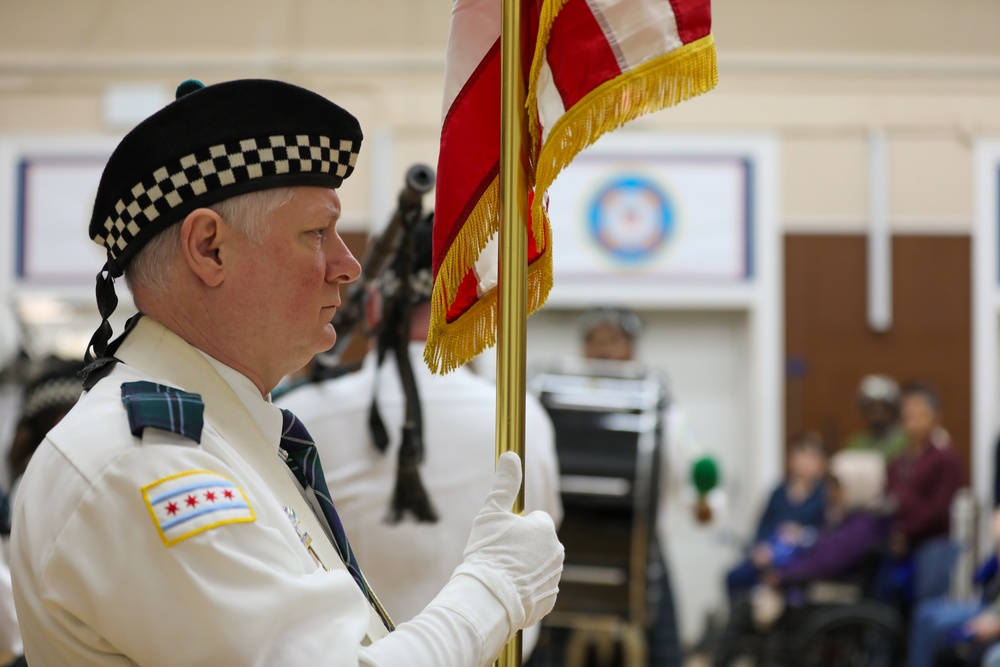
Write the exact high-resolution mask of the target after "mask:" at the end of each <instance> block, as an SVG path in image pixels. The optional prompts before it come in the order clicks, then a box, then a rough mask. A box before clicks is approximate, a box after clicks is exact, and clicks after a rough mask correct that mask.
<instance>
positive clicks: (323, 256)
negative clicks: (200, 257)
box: [230, 187, 361, 373]
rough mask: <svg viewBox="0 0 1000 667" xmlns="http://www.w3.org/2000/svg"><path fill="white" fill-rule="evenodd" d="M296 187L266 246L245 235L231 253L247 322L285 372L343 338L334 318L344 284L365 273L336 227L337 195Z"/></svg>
mask: <svg viewBox="0 0 1000 667" xmlns="http://www.w3.org/2000/svg"><path fill="white" fill-rule="evenodd" d="M294 190H295V194H294V196H293V197H292V199H291V200H290V201H288V203H286V204H284V205H283V206H281V207H279V208H277V209H276V210H275V211H274V212H273V213H271V215H270V216H269V217H268V219H267V220H266V221H265V223H264V225H265V231H264V236H263V239H262V240H261V241H260V242H259V243H255V242H253V241H251V240H250V239H246V238H245V237H244V238H243V239H241V240H239V241H237V243H236V244H235V246H234V248H233V249H232V250H231V251H230V252H231V253H233V257H232V258H231V259H235V264H236V268H235V270H234V273H233V279H234V283H235V285H236V287H235V288H234V293H235V294H236V295H238V296H237V298H239V299H240V303H241V304H244V305H245V312H246V315H247V318H245V319H244V321H245V322H247V323H248V326H251V327H253V328H254V330H255V336H256V337H257V340H259V341H261V342H262V343H265V344H266V345H265V347H267V349H268V354H269V355H271V357H272V358H271V359H269V360H266V364H267V365H269V366H270V365H274V366H275V367H277V368H278V369H279V370H280V371H281V372H282V373H288V372H291V371H293V370H295V369H296V368H300V367H301V366H303V365H304V364H305V363H306V362H308V361H309V359H310V358H312V356H313V355H314V354H316V353H317V352H322V351H324V350H328V349H329V348H330V347H332V346H333V344H334V342H335V341H336V338H337V335H336V332H335V331H334V330H333V325H332V324H331V323H330V321H331V320H332V319H333V316H334V314H335V313H336V309H337V307H338V306H339V305H340V285H341V284H342V283H348V282H351V281H354V280H356V279H357V278H358V276H359V275H360V274H361V266H360V265H359V264H358V261H357V260H356V259H355V258H354V256H353V255H352V254H351V252H350V250H348V249H347V246H346V245H345V244H344V241H343V239H341V238H340V235H339V234H338V233H337V230H336V224H337V220H338V219H339V217H340V198H339V197H338V196H337V193H336V192H335V191H334V190H330V189H328V188H321V187H296V188H294Z"/></svg>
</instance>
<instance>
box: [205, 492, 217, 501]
mask: <svg viewBox="0 0 1000 667" xmlns="http://www.w3.org/2000/svg"><path fill="white" fill-rule="evenodd" d="M205 500H211V501H212V502H213V503H214V502H215V491H206V492H205Z"/></svg>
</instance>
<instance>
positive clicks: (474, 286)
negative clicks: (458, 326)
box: [445, 269, 479, 324]
mask: <svg viewBox="0 0 1000 667" xmlns="http://www.w3.org/2000/svg"><path fill="white" fill-rule="evenodd" d="M478 300H479V279H478V278H477V277H476V272H475V271H473V270H472V269H469V272H468V273H466V274H465V278H463V279H462V284H461V285H459V286H458V291H457V292H455V299H454V301H452V302H451V303H450V304H449V305H448V314H447V315H446V317H445V319H446V320H447V322H448V323H449V324H451V323H452V322H454V321H455V320H457V319H458V318H459V317H461V316H462V313H464V312H465V311H467V310H468V309H469V308H472V306H473V305H475V303H476V301H478Z"/></svg>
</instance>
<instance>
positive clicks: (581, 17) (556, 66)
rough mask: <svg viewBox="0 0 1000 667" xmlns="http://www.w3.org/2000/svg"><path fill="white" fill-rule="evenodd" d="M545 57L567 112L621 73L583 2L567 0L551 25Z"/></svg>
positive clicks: (606, 41)
mask: <svg viewBox="0 0 1000 667" xmlns="http://www.w3.org/2000/svg"><path fill="white" fill-rule="evenodd" d="M546 56H547V58H548V62H549V68H550V69H551V70H552V79H553V81H554V82H555V85H556V89H557V90H558V91H559V95H560V96H561V97H562V101H563V106H564V107H565V108H566V109H570V108H572V107H573V105H575V104H576V103H577V102H579V101H580V99H582V98H583V97H584V96H585V95H586V94H587V93H589V92H590V91H592V90H593V89H594V88H597V87H598V86H599V85H601V84H602V83H604V82H605V81H609V80H611V79H613V78H615V77H616V76H618V75H619V74H621V68H620V67H619V66H618V59H617V58H615V53H614V51H612V50H611V46H610V45H609V44H608V38H607V36H606V35H605V34H604V31H603V30H602V29H601V26H600V24H599V23H598V22H597V19H596V18H594V13H593V11H591V9H590V6H589V5H588V4H587V3H586V1H585V0H569V1H568V2H567V3H566V4H565V6H563V8H562V11H560V12H559V15H558V16H557V17H556V20H555V23H554V24H553V25H552V34H551V37H550V38H549V47H548V51H547V53H546Z"/></svg>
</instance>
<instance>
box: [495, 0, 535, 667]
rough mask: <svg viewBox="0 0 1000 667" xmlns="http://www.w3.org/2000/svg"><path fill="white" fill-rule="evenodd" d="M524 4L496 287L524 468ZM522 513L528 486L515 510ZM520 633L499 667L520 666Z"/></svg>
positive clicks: (503, 140) (502, 406)
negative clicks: (522, 163)
mask: <svg viewBox="0 0 1000 667" xmlns="http://www.w3.org/2000/svg"><path fill="white" fill-rule="evenodd" d="M521 1H522V0H503V2H502V10H501V11H502V12H503V17H502V22H501V24H500V233H499V246H500V266H499V275H498V285H497V314H498V322H497V425H496V434H497V437H496V448H497V457H499V456H500V455H501V454H503V453H504V452H508V451H510V452H517V455H518V456H520V457H521V462H522V469H523V465H524V463H523V462H524V392H525V377H524V376H525V347H526V343H527V322H526V320H527V317H528V226H527V207H528V187H527V180H526V176H525V173H524V168H523V167H522V165H521V153H522V146H523V145H524V142H525V138H524V132H525V123H524V116H525V113H524V78H523V76H522V72H521ZM523 510H524V485H523V484H522V485H521V490H520V491H519V492H518V495H517V500H516V502H515V503H514V511H515V512H522V511H523ZM520 665H521V633H520V632H518V633H517V635H516V636H515V637H514V638H513V639H512V640H511V641H510V642H508V644H507V645H506V646H504V648H503V651H502V652H501V653H500V657H499V658H498V659H497V662H496V667H520Z"/></svg>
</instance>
